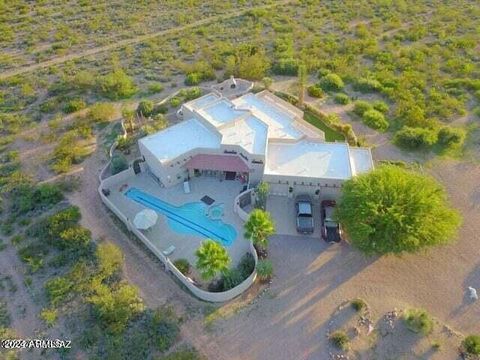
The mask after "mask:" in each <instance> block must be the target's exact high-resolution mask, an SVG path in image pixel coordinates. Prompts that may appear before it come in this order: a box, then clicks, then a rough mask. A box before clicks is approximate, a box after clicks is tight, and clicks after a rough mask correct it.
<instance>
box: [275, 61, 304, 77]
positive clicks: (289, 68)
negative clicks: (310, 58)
mask: <svg viewBox="0 0 480 360" xmlns="http://www.w3.org/2000/svg"><path fill="white" fill-rule="evenodd" d="M298 65H299V64H298V60H297V59H293V58H287V59H279V60H278V61H277V62H275V63H274V64H273V66H272V72H273V73H274V74H275V75H288V76H296V75H297V73H298Z"/></svg>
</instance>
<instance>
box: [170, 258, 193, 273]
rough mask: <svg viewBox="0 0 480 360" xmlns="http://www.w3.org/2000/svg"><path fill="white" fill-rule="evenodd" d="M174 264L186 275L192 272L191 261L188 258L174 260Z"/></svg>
mask: <svg viewBox="0 0 480 360" xmlns="http://www.w3.org/2000/svg"><path fill="white" fill-rule="evenodd" d="M173 265H175V267H176V268H177V269H178V271H180V272H181V273H182V274H183V275H185V276H186V275H188V274H189V273H190V263H189V262H188V260H187V259H177V260H175V261H174V262H173Z"/></svg>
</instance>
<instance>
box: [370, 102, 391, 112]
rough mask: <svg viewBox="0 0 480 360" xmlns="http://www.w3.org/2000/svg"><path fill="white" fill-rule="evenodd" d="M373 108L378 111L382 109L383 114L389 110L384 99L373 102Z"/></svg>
mask: <svg viewBox="0 0 480 360" xmlns="http://www.w3.org/2000/svg"><path fill="white" fill-rule="evenodd" d="M373 108H374V109H375V110H377V111H380V112H381V113H383V114H386V113H387V112H388V110H389V107H388V105H387V104H385V103H384V102H383V101H375V102H374V103H373Z"/></svg>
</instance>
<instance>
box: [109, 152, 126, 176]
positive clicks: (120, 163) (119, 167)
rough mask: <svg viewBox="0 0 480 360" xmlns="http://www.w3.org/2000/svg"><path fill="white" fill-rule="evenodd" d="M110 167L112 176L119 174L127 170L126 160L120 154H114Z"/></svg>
mask: <svg viewBox="0 0 480 360" xmlns="http://www.w3.org/2000/svg"><path fill="white" fill-rule="evenodd" d="M110 166H111V170H112V175H115V174H118V173H119V172H122V171H124V170H127V169H128V161H127V158H126V157H125V156H123V155H122V154H115V155H114V156H113V157H112V163H111V165H110Z"/></svg>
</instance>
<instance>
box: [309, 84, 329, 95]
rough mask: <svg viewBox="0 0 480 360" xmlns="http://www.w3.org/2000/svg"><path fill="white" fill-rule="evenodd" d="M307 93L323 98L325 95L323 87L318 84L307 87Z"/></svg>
mask: <svg viewBox="0 0 480 360" xmlns="http://www.w3.org/2000/svg"><path fill="white" fill-rule="evenodd" d="M307 93H308V95H310V96H312V97H315V98H322V97H323V96H324V95H325V93H324V92H323V89H322V88H321V87H320V85H318V84H315V85H310V86H309V87H307Z"/></svg>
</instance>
